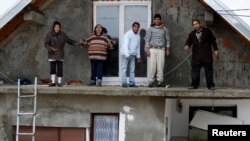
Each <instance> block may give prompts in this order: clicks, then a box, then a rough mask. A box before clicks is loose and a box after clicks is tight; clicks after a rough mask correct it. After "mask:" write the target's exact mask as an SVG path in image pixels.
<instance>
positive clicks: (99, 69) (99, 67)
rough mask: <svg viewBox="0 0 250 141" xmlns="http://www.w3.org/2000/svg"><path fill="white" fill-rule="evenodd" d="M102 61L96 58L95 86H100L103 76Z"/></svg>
mask: <svg viewBox="0 0 250 141" xmlns="http://www.w3.org/2000/svg"><path fill="white" fill-rule="evenodd" d="M104 63H105V61H103V60H98V61H97V68H96V71H97V72H96V73H97V86H99V87H100V86H102V76H103V71H104V70H103V69H104Z"/></svg>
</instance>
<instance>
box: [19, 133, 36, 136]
mask: <svg viewBox="0 0 250 141" xmlns="http://www.w3.org/2000/svg"><path fill="white" fill-rule="evenodd" d="M17 134H18V135H29V136H33V135H35V134H34V133H17Z"/></svg>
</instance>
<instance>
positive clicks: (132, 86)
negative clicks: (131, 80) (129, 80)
mask: <svg viewBox="0 0 250 141" xmlns="http://www.w3.org/2000/svg"><path fill="white" fill-rule="evenodd" d="M129 87H131V88H137V86H136V85H135V84H131V85H129Z"/></svg>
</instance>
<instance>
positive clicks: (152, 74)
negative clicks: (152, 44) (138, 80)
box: [148, 49, 157, 87]
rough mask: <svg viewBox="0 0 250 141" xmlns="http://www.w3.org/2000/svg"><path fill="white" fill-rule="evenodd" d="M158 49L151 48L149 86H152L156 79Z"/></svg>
mask: <svg viewBox="0 0 250 141" xmlns="http://www.w3.org/2000/svg"><path fill="white" fill-rule="evenodd" d="M156 57H157V54H156V49H150V57H149V70H148V71H149V75H148V81H149V87H152V84H153V83H154V81H155V72H156Z"/></svg>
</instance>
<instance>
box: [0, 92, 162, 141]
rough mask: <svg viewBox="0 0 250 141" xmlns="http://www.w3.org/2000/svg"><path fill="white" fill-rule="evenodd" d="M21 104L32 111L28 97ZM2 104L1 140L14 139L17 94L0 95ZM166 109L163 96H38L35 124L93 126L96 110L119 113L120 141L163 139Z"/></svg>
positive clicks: (0, 103)
mask: <svg viewBox="0 0 250 141" xmlns="http://www.w3.org/2000/svg"><path fill="white" fill-rule="evenodd" d="M21 103H22V104H21V109H24V110H26V111H28V110H30V108H28V107H30V106H32V103H31V102H30V101H29V100H27V99H25V100H23V101H21ZM0 105H1V106H0V115H1V116H0V117H1V118H0V140H1V141H12V139H13V126H14V125H15V124H16V106H17V99H16V94H8V95H7V94H6V95H4V94H1V95H0ZM164 108H165V99H164V98H162V97H132V96H131V97H130V96H126V97H125V96H124V97H122V96H120V97H115V96H86V95H74V94H72V95H70V94H68V95H38V99H37V118H36V121H37V124H36V125H37V126H39V127H43V126H45V127H76V128H87V129H90V128H91V127H92V118H91V115H93V114H94V113H101V114H118V115H119V141H163V140H164V135H165V133H164ZM30 123H31V122H30V120H29V119H28V117H24V118H23V119H21V124H22V125H31V124H30ZM89 131H90V130H89Z"/></svg>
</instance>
